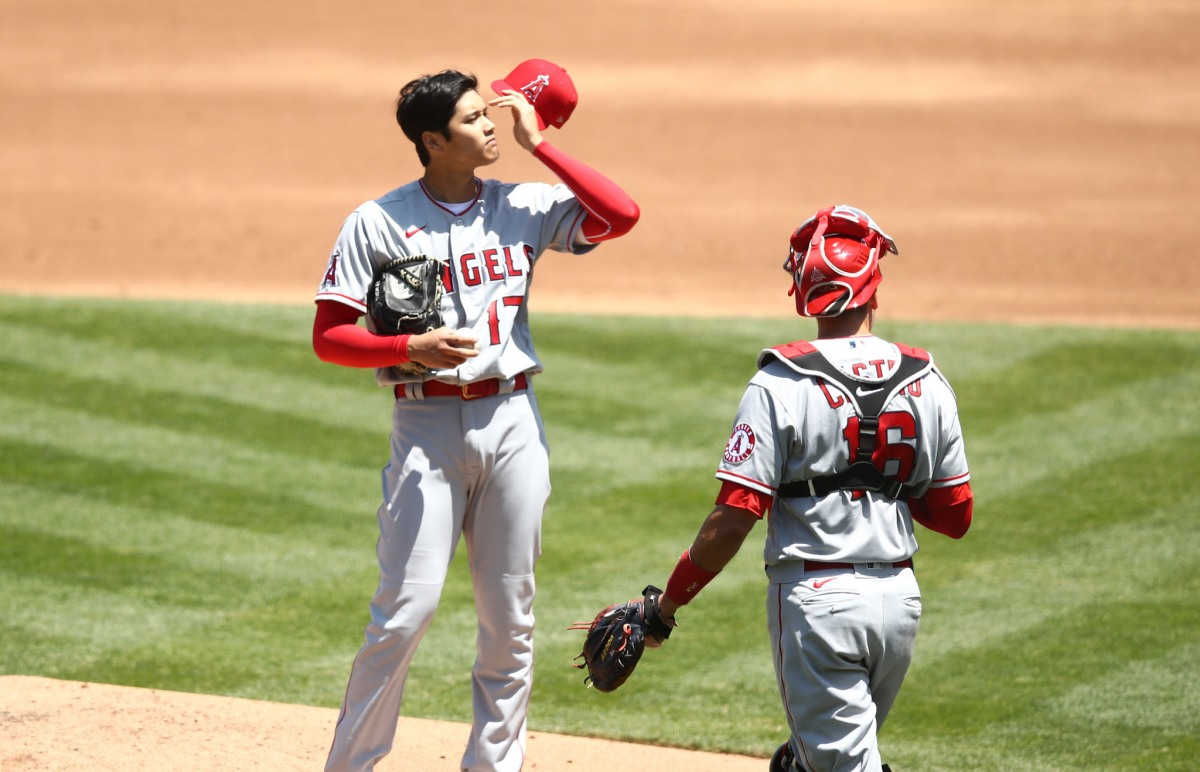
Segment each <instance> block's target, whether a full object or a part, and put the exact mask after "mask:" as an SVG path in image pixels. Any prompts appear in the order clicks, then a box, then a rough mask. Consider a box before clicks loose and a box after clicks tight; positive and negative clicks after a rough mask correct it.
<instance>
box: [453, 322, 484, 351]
mask: <svg viewBox="0 0 1200 772" xmlns="http://www.w3.org/2000/svg"><path fill="white" fill-rule="evenodd" d="M455 332H457V333H458V335H459V337H462V338H467V339H469V340H470V341H471V345H470V348H473V349H475V350H476V351H479V350H480V349H482V348H483V341H481V340H480V339H479V336H478V335H476V334H475V331H474V330H472V329H470V328H469V327H463V328H462V329H460V330H455ZM463 348H467V346H463Z"/></svg>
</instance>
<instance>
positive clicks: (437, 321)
mask: <svg viewBox="0 0 1200 772" xmlns="http://www.w3.org/2000/svg"><path fill="white" fill-rule="evenodd" d="M445 267H446V262H445V261H444V260H439V259H438V258H436V257H430V256H429V255H410V256H409V257H398V258H396V259H395V260H392V261H391V262H388V263H386V264H384V265H383V266H381V267H380V268H379V270H377V271H376V272H375V277H374V278H373V279H372V280H371V286H370V287H369V288H368V289H367V313H368V314H369V315H370V317H371V322H372V323H373V326H374V328H375V333H376V334H378V335H420V334H422V333H426V332H429V331H430V330H436V329H437V328H439V327H441V326H442V271H443V270H444V269H445ZM396 367H397V368H399V369H400V370H404V371H406V372H417V373H421V372H425V370H426V367H425V366H424V365H422V364H420V363H418V362H405V363H404V364H400V365H397V366H396Z"/></svg>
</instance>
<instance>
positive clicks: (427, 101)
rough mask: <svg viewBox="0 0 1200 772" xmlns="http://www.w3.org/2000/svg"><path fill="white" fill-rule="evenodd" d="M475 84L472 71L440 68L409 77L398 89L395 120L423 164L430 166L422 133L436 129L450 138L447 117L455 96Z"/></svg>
mask: <svg viewBox="0 0 1200 772" xmlns="http://www.w3.org/2000/svg"><path fill="white" fill-rule="evenodd" d="M478 87H479V81H478V80H477V79H476V78H475V76H474V75H464V74H463V73H461V72H458V71H457V70H443V71H441V72H439V73H438V74H437V75H423V76H421V77H420V78H417V79H416V80H412V81H409V82H408V83H406V84H405V85H404V88H402V89H400V98H399V99H397V100H396V123H398V124H400V128H401V130H403V131H404V136H406V137H408V138H409V139H411V140H412V142H413V144H414V145H416V146H417V157H418V158H420V159H421V165H422V166H429V151H428V150H426V149H425V143H424V142H423V141H422V140H421V135H422V134H424V133H425V132H427V131H436V132H439V133H441V135H442V136H443V137H445V138H446V139H450V119H451V118H453V117H454V108H455V107H457V106H458V100H460V99H462V96H463V94H465V93H467V92H468V91H475V90H476V89H477V88H478Z"/></svg>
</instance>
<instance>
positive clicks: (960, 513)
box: [908, 483, 975, 539]
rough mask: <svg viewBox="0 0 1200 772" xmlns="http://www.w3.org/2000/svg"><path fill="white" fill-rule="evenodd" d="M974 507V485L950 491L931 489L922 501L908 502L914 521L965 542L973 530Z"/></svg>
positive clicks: (954, 487)
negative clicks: (970, 529) (963, 538)
mask: <svg viewBox="0 0 1200 772" xmlns="http://www.w3.org/2000/svg"><path fill="white" fill-rule="evenodd" d="M974 505H975V494H973V493H972V492H971V484H970V483H963V484H962V485H953V486H950V487H948V488H930V489H929V490H928V491H926V492H925V495H924V496H922V497H921V498H919V499H909V500H908V511H909V513H910V514H911V515H912V518H913V520H916V521H917V522H918V523H920V524H921V525H923V526H925V527H926V528H928V529H929V530H931V531H937V532H938V533H940V534H945V535H946V536H949V537H950V538H951V539H961V538H962V537H963V536H964V535H965V534H966V532H967V529H968V528H970V527H971V510H972V509H973V508H974Z"/></svg>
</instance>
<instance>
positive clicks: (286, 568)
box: [0, 483, 375, 602]
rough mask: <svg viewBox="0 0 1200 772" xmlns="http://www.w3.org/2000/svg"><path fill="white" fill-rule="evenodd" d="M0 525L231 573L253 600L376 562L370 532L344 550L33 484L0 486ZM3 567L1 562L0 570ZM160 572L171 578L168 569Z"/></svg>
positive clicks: (304, 534)
mask: <svg viewBox="0 0 1200 772" xmlns="http://www.w3.org/2000/svg"><path fill="white" fill-rule="evenodd" d="M31 511H35V512H36V513H37V517H36V519H34V520H32V521H31V519H30V518H29V515H28V513H29V512H31ZM0 525H6V526H11V527H23V528H25V529H26V530H29V531H35V532H36V533H37V534H39V535H44V536H48V537H55V538H62V539H70V540H75V541H81V542H86V543H88V544H90V545H93V546H95V547H97V548H99V549H111V550H118V551H120V552H121V553H122V554H130V553H132V554H140V555H146V556H148V557H149V558H152V559H155V560H162V561H166V562H167V563H169V564H170V565H178V566H182V567H184V568H186V569H188V570H191V571H195V572H198V573H203V572H213V573H214V574H216V573H226V574H230V575H236V576H238V577H242V579H244V581H245V582H248V583H249V585H248V587H249V589H248V590H246V591H244V592H242V593H240V594H241V595H242V596H243V597H245V598H247V599H249V600H250V601H251V602H252V601H253V597H252V596H262V597H272V596H273V595H278V594H279V593H280V592H294V591H295V590H296V589H297V588H299V587H302V586H305V585H309V584H312V583H315V582H322V581H329V580H331V579H333V578H336V577H338V576H341V575H345V574H351V573H356V572H362V571H363V570H369V571H373V570H374V568H375V561H374V559H372V557H371V555H370V554H369V553H364V552H363V548H364V547H369V546H370V543H371V542H372V541H373V539H374V529H369V530H368V529H367V528H363V529H360V531H361V532H360V533H359V534H358V537H359V538H358V539H357V540H355V541H354V542H353V544H352V545H351V546H345V547H342V546H335V545H333V544H330V543H329V539H328V538H326V539H323V540H321V541H317V540H314V539H313V533H312V529H308V530H307V531H305V530H298V529H295V528H287V527H284V528H279V529H275V530H272V531H264V532H252V531H248V530H246V529H244V528H240V527H227V526H223V525H220V524H215V523H211V522H205V521H202V520H196V519H193V518H190V517H188V516H186V515H180V514H176V513H173V512H172V511H171V510H169V509H164V508H159V507H156V506H150V507H141V506H122V505H118V504H111V503H102V502H99V501H97V500H96V499H95V498H89V497H87V496H84V495H65V494H57V495H56V494H52V493H49V492H48V491H46V490H45V488H44V487H42V486H40V485H36V484H35V483H31V484H29V485H14V484H3V483H0ZM331 530H332V529H329V531H331ZM326 533H327V534H328V531H327V532H326ZM7 568H8V566H7V565H6V564H0V570H6V569H7ZM166 576H167V578H168V580H170V579H171V578H172V577H173V574H172V573H168V574H167V575H166ZM242 579H239V581H242Z"/></svg>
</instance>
